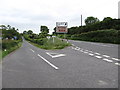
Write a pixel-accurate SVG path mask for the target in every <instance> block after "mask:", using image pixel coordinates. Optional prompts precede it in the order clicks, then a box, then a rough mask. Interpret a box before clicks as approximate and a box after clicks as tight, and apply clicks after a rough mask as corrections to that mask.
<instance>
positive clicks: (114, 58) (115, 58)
mask: <svg viewBox="0 0 120 90" xmlns="http://www.w3.org/2000/svg"><path fill="white" fill-rule="evenodd" d="M112 59H113V60H116V61H120V60H119V59H117V58H112Z"/></svg>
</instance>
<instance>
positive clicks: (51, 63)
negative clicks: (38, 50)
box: [38, 54, 59, 70]
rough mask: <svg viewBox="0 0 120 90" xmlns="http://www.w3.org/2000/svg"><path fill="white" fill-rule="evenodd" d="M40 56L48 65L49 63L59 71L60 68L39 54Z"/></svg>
mask: <svg viewBox="0 0 120 90" xmlns="http://www.w3.org/2000/svg"><path fill="white" fill-rule="evenodd" d="M38 56H39V57H40V58H42V59H43V60H44V61H45V62H46V63H48V64H49V65H50V66H52V67H53V68H54V69H56V70H58V69H59V68H58V67H56V66H55V65H53V64H52V63H50V62H49V61H47V60H46V59H45V58H44V57H42V56H41V55H39V54H38Z"/></svg>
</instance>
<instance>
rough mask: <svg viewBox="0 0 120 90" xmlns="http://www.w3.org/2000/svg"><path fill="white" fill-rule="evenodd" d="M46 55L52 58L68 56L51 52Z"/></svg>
mask: <svg viewBox="0 0 120 90" xmlns="http://www.w3.org/2000/svg"><path fill="white" fill-rule="evenodd" d="M46 54H48V55H49V56H51V57H52V58H56V57H62V56H66V55H65V54H59V53H51V52H46ZM52 54H53V55H52Z"/></svg>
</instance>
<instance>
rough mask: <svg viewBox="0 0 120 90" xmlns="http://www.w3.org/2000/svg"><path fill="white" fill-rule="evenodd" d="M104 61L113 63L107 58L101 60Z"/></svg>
mask: <svg viewBox="0 0 120 90" xmlns="http://www.w3.org/2000/svg"><path fill="white" fill-rule="evenodd" d="M103 60H104V61H107V62H113V61H112V60H109V59H107V58H103Z"/></svg>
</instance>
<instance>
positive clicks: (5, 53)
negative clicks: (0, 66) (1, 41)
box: [0, 42, 22, 60]
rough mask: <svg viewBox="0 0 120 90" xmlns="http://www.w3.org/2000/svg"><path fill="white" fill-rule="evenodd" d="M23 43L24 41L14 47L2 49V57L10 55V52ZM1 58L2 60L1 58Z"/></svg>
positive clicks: (0, 54)
mask: <svg viewBox="0 0 120 90" xmlns="http://www.w3.org/2000/svg"><path fill="white" fill-rule="evenodd" d="M21 45H22V42H19V43H18V44H17V45H16V46H14V47H11V48H9V49H6V50H3V51H0V52H1V53H0V56H1V58H4V57H5V56H6V55H8V54H9V53H11V52H13V51H14V50H16V49H18V48H19V47H21ZM1 58H0V60H1Z"/></svg>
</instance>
